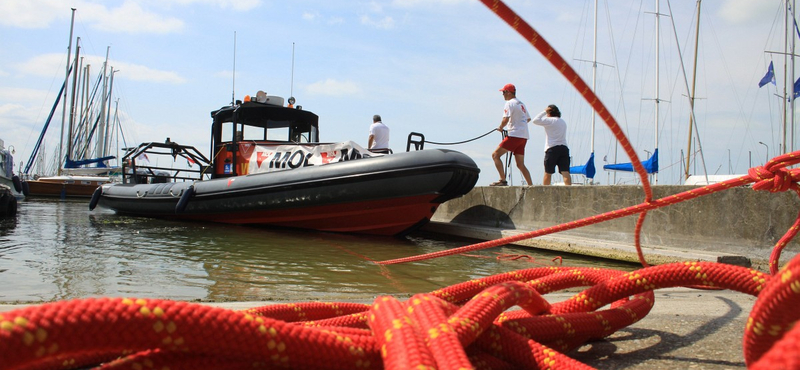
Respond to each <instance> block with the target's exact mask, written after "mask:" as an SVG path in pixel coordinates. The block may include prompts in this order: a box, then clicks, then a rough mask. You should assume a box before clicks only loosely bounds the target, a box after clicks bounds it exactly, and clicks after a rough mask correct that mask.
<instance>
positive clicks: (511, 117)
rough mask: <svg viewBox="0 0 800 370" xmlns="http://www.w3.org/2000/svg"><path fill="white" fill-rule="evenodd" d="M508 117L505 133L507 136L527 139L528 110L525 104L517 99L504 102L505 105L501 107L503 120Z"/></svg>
mask: <svg viewBox="0 0 800 370" xmlns="http://www.w3.org/2000/svg"><path fill="white" fill-rule="evenodd" d="M505 117H508V125H506V131H508V136H511V137H518V138H522V139H527V138H528V119H530V118H531V116H530V115H528V109H527V108H526V107H525V104H524V103H522V102H521V101H519V100H518V99H517V98H511V99H509V100H506V105H505V106H504V107H503V118H505Z"/></svg>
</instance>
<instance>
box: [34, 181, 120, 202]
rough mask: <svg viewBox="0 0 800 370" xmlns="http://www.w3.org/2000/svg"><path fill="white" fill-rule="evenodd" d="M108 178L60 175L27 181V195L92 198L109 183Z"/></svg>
mask: <svg viewBox="0 0 800 370" xmlns="http://www.w3.org/2000/svg"><path fill="white" fill-rule="evenodd" d="M107 183H108V180H107V178H103V179H92V178H86V177H72V176H59V177H55V178H39V179H38V180H29V181H26V186H27V188H28V189H27V195H28V196H32V197H59V198H91V197H92V194H93V193H94V191H95V190H96V189H97V188H98V187H99V186H101V185H103V184H107Z"/></svg>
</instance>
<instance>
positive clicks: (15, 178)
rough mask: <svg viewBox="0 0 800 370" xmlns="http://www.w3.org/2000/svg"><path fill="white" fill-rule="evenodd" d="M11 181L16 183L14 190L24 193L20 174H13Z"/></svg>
mask: <svg viewBox="0 0 800 370" xmlns="http://www.w3.org/2000/svg"><path fill="white" fill-rule="evenodd" d="M11 181H12V182H13V183H14V190H16V191H17V193H22V180H20V179H19V176H17V175H14V176H11Z"/></svg>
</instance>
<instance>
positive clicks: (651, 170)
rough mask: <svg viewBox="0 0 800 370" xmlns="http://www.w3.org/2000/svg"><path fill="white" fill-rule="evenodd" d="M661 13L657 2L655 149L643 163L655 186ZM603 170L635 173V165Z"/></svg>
mask: <svg viewBox="0 0 800 370" xmlns="http://www.w3.org/2000/svg"><path fill="white" fill-rule="evenodd" d="M661 15H662V14H661V12H660V1H659V0H656V11H655V16H656V32H655V35H656V36H655V39H656V40H655V51H656V53H655V54H656V55H655V61H656V66H655V67H656V73H655V98H654V99H653V101H654V102H655V135H654V136H655V146H654V147H655V148H654V149H653V153H652V155H650V157H649V158H647V160H645V161H642V166H644V169H645V171H647V173H648V174H651V175H653V184H654V185H655V184H658V122H659V110H658V108H659V103H661V99H660V98H659V90H660V86H659V80H660V79H659V70H660V56H659V40H660V30H661ZM603 169H604V170H606V171H623V172H634V169H633V164H632V163H630V162H628V163H613V164H607V165H604V166H603Z"/></svg>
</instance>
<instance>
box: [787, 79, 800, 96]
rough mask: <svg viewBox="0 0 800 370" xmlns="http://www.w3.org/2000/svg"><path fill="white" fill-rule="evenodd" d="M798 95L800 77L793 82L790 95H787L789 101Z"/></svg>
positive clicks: (799, 91) (799, 94)
mask: <svg viewBox="0 0 800 370" xmlns="http://www.w3.org/2000/svg"><path fill="white" fill-rule="evenodd" d="M798 96H800V78H798V79H797V81H795V82H794V88H793V89H792V96H791V97H789V101H792V100H794V99H796V98H797V97H798Z"/></svg>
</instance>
